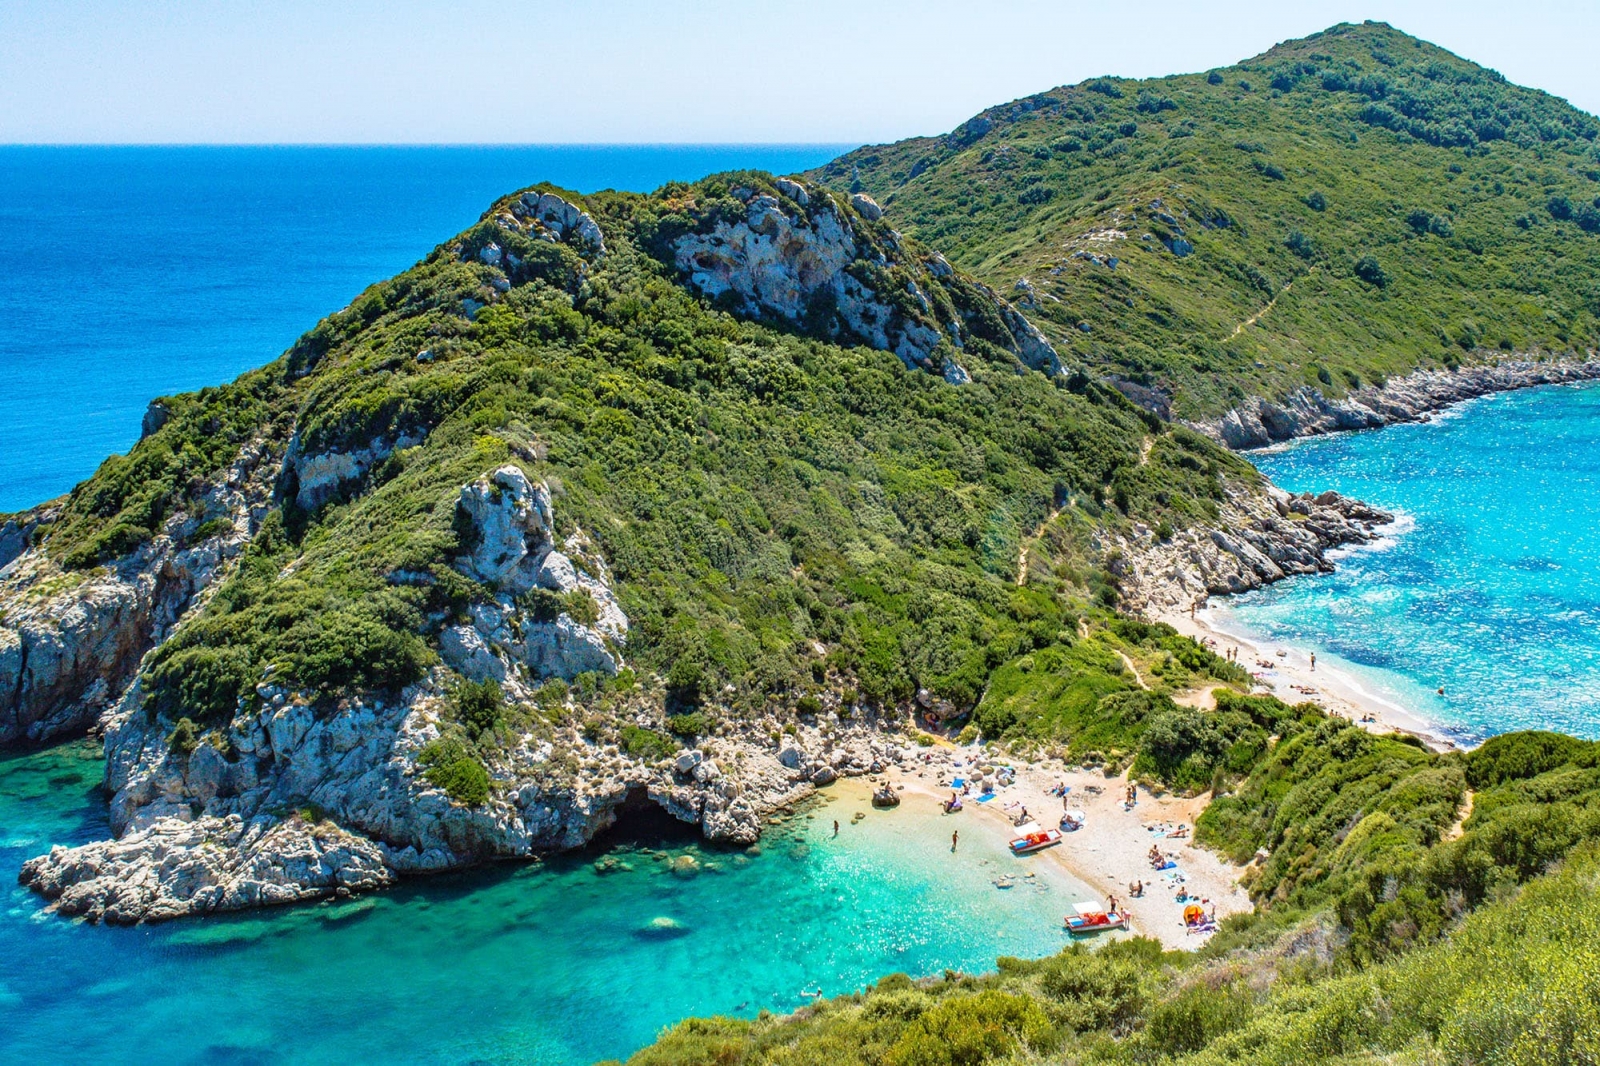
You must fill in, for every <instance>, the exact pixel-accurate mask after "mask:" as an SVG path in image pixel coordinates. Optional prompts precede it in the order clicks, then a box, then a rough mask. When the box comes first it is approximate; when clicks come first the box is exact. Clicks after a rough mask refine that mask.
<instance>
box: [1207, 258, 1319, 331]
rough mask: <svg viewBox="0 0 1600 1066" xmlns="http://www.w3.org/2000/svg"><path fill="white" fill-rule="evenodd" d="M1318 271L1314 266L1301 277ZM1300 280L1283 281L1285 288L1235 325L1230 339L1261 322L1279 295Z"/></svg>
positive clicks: (1276, 301)
mask: <svg viewBox="0 0 1600 1066" xmlns="http://www.w3.org/2000/svg"><path fill="white" fill-rule="evenodd" d="M1316 272H1317V268H1316V267H1312V268H1311V269H1310V270H1308V271H1306V272H1305V273H1304V274H1301V275H1300V277H1301V278H1308V277H1310V276H1311V275H1312V274H1315V273H1316ZM1299 280H1300V278H1290V279H1289V280H1288V281H1286V282H1284V283H1283V288H1281V289H1279V290H1278V292H1277V294H1276V295H1274V296H1273V297H1272V299H1270V300H1268V301H1267V306H1265V307H1263V308H1262V309H1261V310H1259V311H1257V312H1256V313H1255V314H1253V315H1251V316H1250V317H1249V318H1247V319H1245V320H1244V321H1243V322H1241V323H1239V324H1238V325H1237V326H1234V327H1233V332H1232V333H1230V334H1228V340H1230V341H1231V340H1233V338H1235V337H1237V336H1238V335H1239V334H1241V333H1243V332H1244V331H1245V330H1247V329H1249V328H1250V327H1251V326H1253V325H1255V324H1256V323H1257V322H1260V321H1261V319H1262V318H1264V317H1265V316H1266V313H1267V312H1268V311H1270V310H1272V309H1273V307H1274V306H1276V305H1277V303H1278V299H1279V297H1281V296H1283V295H1284V294H1285V293H1287V292H1288V291H1289V289H1290V287H1291V286H1293V285H1294V283H1295V282H1296V281H1299ZM1224 343H1226V342H1224Z"/></svg>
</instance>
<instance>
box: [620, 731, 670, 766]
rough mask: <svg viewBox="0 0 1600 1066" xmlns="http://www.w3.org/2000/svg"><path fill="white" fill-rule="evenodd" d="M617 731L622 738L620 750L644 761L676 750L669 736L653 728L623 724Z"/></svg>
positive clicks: (661, 756)
mask: <svg viewBox="0 0 1600 1066" xmlns="http://www.w3.org/2000/svg"><path fill="white" fill-rule="evenodd" d="M619 732H620V735H621V738H622V750H623V751H625V752H627V753H628V754H629V755H632V756H633V757H634V758H636V759H642V760H644V761H646V762H649V761H650V760H653V759H665V758H667V757H668V756H669V755H671V754H672V753H673V752H675V751H677V750H678V745H677V744H675V743H674V742H673V741H672V738H671V737H668V736H664V735H662V734H660V733H657V732H656V731H655V730H654V729H646V728H644V727H643V726H637V725H625V726H623V727H622V729H621V730H620V731H619Z"/></svg>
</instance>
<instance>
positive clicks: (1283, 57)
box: [816, 23, 1600, 418]
mask: <svg viewBox="0 0 1600 1066" xmlns="http://www.w3.org/2000/svg"><path fill="white" fill-rule="evenodd" d="M1597 133H1600V120H1597V119H1596V118H1595V117H1594V116H1592V115H1589V114H1586V113H1584V112H1581V111H1578V110H1577V109H1575V108H1573V107H1571V106H1570V105H1568V104H1566V103H1565V102H1563V101H1561V100H1559V99H1556V98H1554V97H1552V96H1549V95H1547V94H1545V93H1542V92H1539V91H1538V90H1536V89H1527V88H1523V87H1521V86H1517V85H1512V84H1510V83H1509V82H1507V81H1506V80H1505V79H1504V78H1503V77H1501V76H1500V75H1499V74H1497V73H1496V72H1494V71H1491V70H1487V69H1485V68H1483V67H1480V66H1477V65H1476V64H1473V63H1471V62H1468V61H1466V60H1464V59H1461V58H1459V57H1457V56H1454V55H1452V54H1450V53H1448V52H1446V51H1444V50H1443V49H1440V48H1438V47H1436V46H1434V45H1431V44H1428V43H1426V42H1424V41H1420V40H1417V39H1415V38H1412V37H1409V36H1407V35H1406V34H1404V33H1401V32H1399V31H1398V30H1395V29H1392V28H1390V27H1389V26H1386V25H1383V24H1377V23H1367V24H1365V25H1360V26H1353V25H1340V26H1336V27H1334V28H1332V29H1329V30H1327V31H1325V32H1323V33H1319V34H1315V35H1313V36H1311V37H1308V38H1305V39H1303V40H1295V41H1288V42H1285V43H1284V44H1281V45H1279V46H1277V47H1275V48H1273V49H1271V50H1270V51H1268V52H1265V53H1263V54H1262V55H1260V56H1257V57H1255V58H1254V59H1251V60H1248V61H1246V62H1243V63H1240V64H1238V65H1236V66H1232V67H1225V68H1220V69H1217V70H1213V71H1209V72H1204V73H1198V74H1184V75H1176V76H1172V77H1165V78H1154V79H1149V80H1144V81H1134V80H1127V79H1121V78H1096V79H1093V80H1091V81H1087V82H1083V83H1081V84H1078V85H1074V86H1069V87H1063V88H1057V89H1051V90H1049V91H1047V92H1041V93H1038V94H1037V95H1034V96H1030V97H1026V98H1024V99H1021V100H1017V101H1014V102H1012V103H1010V104H1004V105H1001V106H998V107H992V108H989V109H988V110H986V111H984V112H982V113H981V114H979V115H976V116H974V117H973V118H972V119H970V120H969V121H967V122H966V123H964V124H962V125H961V126H960V127H959V128H957V129H956V130H954V131H952V132H951V133H949V134H946V135H944V136H938V137H919V138H914V139H911V140H907V141H901V142H898V143H895V144H890V145H879V146H873V147H868V148H862V149H859V150H857V151H855V152H852V153H850V154H848V155H845V156H843V157H841V158H840V159H838V160H836V161H834V162H833V163H830V164H828V165H827V166H825V167H823V168H821V169H820V170H818V171H817V172H816V173H817V176H818V177H820V178H821V179H823V180H825V181H828V182H831V183H836V184H838V185H841V186H843V185H850V186H851V187H859V188H863V189H865V190H867V191H868V192H870V193H871V194H873V195H874V196H875V197H876V198H877V199H878V200H879V201H880V202H882V203H883V204H884V206H885V208H886V209H887V212H888V214H887V217H888V218H889V219H890V220H891V221H892V222H893V224H894V225H895V226H896V227H898V228H900V229H902V230H903V231H904V232H906V233H909V234H914V235H916V236H917V237H919V238H920V239H922V240H924V241H926V242H928V243H929V244H932V245H933V246H935V247H938V248H940V249H941V250H943V251H944V252H945V254H946V255H948V256H949V257H950V258H951V261H952V262H954V263H957V264H958V265H960V266H962V267H964V268H966V269H968V270H971V271H972V272H973V273H974V274H975V275H977V276H978V277H979V278H981V279H982V280H984V281H986V282H988V283H989V284H991V285H993V286H994V287H995V288H997V289H999V290H1000V291H1001V292H1004V293H1006V294H1007V295H1008V296H1011V297H1012V298H1014V299H1017V300H1019V301H1020V302H1021V306H1022V307H1023V308H1024V310H1026V311H1027V312H1028V313H1029V314H1030V315H1031V316H1032V317H1033V318H1034V319H1035V321H1036V322H1038V324H1039V325H1040V326H1041V327H1042V328H1043V329H1044V330H1045V332H1046V333H1047V334H1048V335H1049V336H1050V337H1051V339H1052V340H1053V341H1055V342H1056V343H1057V344H1058V345H1059V346H1060V347H1061V348H1062V351H1063V355H1064V356H1067V357H1068V358H1073V357H1076V359H1078V360H1081V361H1082V362H1084V363H1086V364H1088V365H1090V366H1091V367H1093V368H1094V369H1095V370H1096V371H1097V372H1099V373H1104V374H1108V375H1112V376H1114V377H1116V378H1118V379H1121V380H1123V381H1125V382H1129V383H1132V384H1134V385H1137V386H1142V387H1144V388H1148V389H1152V390H1155V391H1154V392H1153V393H1145V392H1143V391H1141V390H1135V389H1129V391H1130V392H1131V393H1133V394H1135V395H1137V396H1138V397H1139V398H1140V400H1141V402H1145V403H1147V404H1150V405H1151V406H1153V407H1155V408H1157V409H1160V410H1163V411H1168V410H1170V412H1171V413H1172V414H1174V415H1176V416H1177V417H1184V418H1193V417H1209V416H1215V415H1217V414H1219V413H1221V412H1222V411H1223V410H1224V409H1226V408H1228V407H1231V406H1233V405H1234V404H1235V403H1237V402H1238V401H1240V400H1242V399H1243V398H1244V397H1245V396H1246V395H1261V396H1267V397H1274V398H1275V397H1278V396H1282V395H1284V394H1286V393H1288V392H1290V391H1292V390H1294V389H1296V388H1299V387H1301V386H1311V387H1314V388H1318V389H1320V390H1322V391H1323V392H1324V393H1325V394H1327V395H1329V396H1339V395H1342V394H1344V393H1346V392H1348V391H1350V390H1351V389H1353V388H1355V387H1357V386H1358V385H1360V384H1362V383H1369V384H1370V383H1374V382H1379V381H1382V380H1384V379H1385V378H1386V377H1388V376H1390V375H1394V374H1398V373H1401V372H1404V371H1407V370H1411V369H1413V368H1415V367H1418V366H1450V365H1454V364H1457V363H1459V362H1461V361H1472V360H1479V361H1482V360H1491V359H1496V358H1499V357H1500V356H1502V355H1503V354H1505V353H1510V352H1518V353H1526V352H1551V353H1571V352H1578V351H1584V350H1587V349H1589V348H1591V347H1593V346H1594V345H1595V344H1596V343H1597V341H1600V288H1597V284H1600V283H1597V279H1600V154H1597V145H1596V141H1595V137H1596V134H1597ZM1068 353H1070V355H1069V354H1068ZM1125 387H1126V386H1125Z"/></svg>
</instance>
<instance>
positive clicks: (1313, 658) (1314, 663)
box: [1311, 652, 1317, 670]
mask: <svg viewBox="0 0 1600 1066" xmlns="http://www.w3.org/2000/svg"><path fill="white" fill-rule="evenodd" d="M1316 668H1317V653H1316V652H1312V653H1311V669H1313V670H1315V669H1316Z"/></svg>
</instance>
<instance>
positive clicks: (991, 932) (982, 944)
mask: <svg viewBox="0 0 1600 1066" xmlns="http://www.w3.org/2000/svg"><path fill="white" fill-rule="evenodd" d="M846 147H848V146H844V145H820V146H817V145H810V146H792V147H772V146H755V147H748V146H747V147H739V146H732V147H695V146H691V147H647V148H538V147H534V148H351V149H346V148H247V149H232V148H223V149H213V148H193V149H191V148H110V149H102V148H81V149H80V148H67V149H57V148H0V191H3V195H0V374H3V376H4V382H5V387H4V388H3V389H0V511H10V510H16V509H19V508H22V507H26V506H29V505H31V504H34V503H38V502H40V501H42V500H45V499H48V498H51V497H53V496H55V495H57V494H59V493H62V492H64V491H66V490H67V489H69V488H71V487H72V485H73V484H75V483H76V482H77V481H79V480H81V479H82V478H84V477H85V476H87V475H88V474H90V473H91V472H92V471H93V470H94V469H95V467H96V466H97V465H98V464H99V462H100V461H101V460H102V459H103V458H104V457H105V456H106V455H108V454H110V453H112V452H117V451H121V450H124V449H126V448H127V447H128V446H129V445H131V444H132V443H133V442H134V441H135V439H137V437H138V432H139V421H140V417H141V415H142V414H143V412H144V408H145V405H146V403H147V401H148V400H149V399H150V398H151V397H153V396H157V395H160V394H163V393H170V392H176V391H181V390H186V389H193V388H197V387H199V386H203V385H208V384H214V383H218V382H222V381H226V380H228V379H230V378H232V377H234V376H235V375H237V374H238V373H240V372H242V371H244V370H246V369H249V368H251V367H254V366H258V365H260V364H262V363H265V362H267V361H269V360H271V359H273V358H275V357H276V356H277V355H278V354H279V353H280V352H281V351H282V350H283V349H284V348H286V347H287V346H288V345H289V344H290V343H291V342H292V341H293V340H294V338H295V337H296V336H298V335H299V334H300V333H301V332H303V331H304V330H306V329H308V328H309V327H311V326H312V325H314V324H315V323H316V321H317V319H318V318H319V317H321V316H322V315H324V314H326V313H328V312H329V311H332V310H335V309H337V308H339V307H341V306H343V305H344V304H346V303H347V302H349V300H350V299H351V298H352V297H353V296H355V295H356V294H357V293H358V292H360V291H361V289H362V288H363V287H365V286H366V285H368V284H370V283H371V282H374V281H377V280H379V279H381V278H383V277H386V276H389V275H391V274H394V273H396V272H397V271H400V270H403V269H405V268H406V267H407V266H409V265H411V264H412V263H414V262H415V261H416V260H418V259H420V258H421V257H422V256H424V255H426V254H427V253H428V252H429V251H430V250H431V249H432V248H433V247H434V246H435V245H436V244H437V243H438V242H439V241H442V240H444V239H446V238H448V237H450V236H452V235H453V234H455V233H456V232H458V231H460V230H461V229H463V228H465V227H466V226H468V225H470V224H471V223H472V222H473V221H475V220H476V219H477V217H478V215H479V213H480V212H481V211H482V210H483V209H484V208H485V207H487V206H488V205H489V203H490V202H491V201H492V200H493V199H494V198H495V197H497V196H499V195H501V194H503V193H505V192H508V191H510V190H512V189H515V188H518V187H521V186H524V185H528V184H532V183H534V182H536V181H540V180H550V181H554V182H556V183H558V184H560V185H563V186H565V187H568V188H575V189H577V190H579V191H592V190H596V189H601V188H607V187H612V188H621V189H631V190H648V189H652V188H655V187H656V186H658V185H660V184H661V183H663V182H665V181H668V180H673V179H694V178H697V177H699V176H702V175H703V174H706V173H710V172H714V171H718V170H725V169H733V168H741V167H759V168H764V169H768V170H772V171H775V172H778V173H788V172H794V171H798V170H802V169H806V168H809V167H812V166H815V165H818V164H820V163H823V162H825V161H827V160H828V159H831V158H832V157H833V156H835V155H837V154H838V153H839V152H840V151H842V150H843V149H844V148H846ZM100 779H101V760H100V753H99V751H98V747H97V746H96V745H93V744H90V743H87V742H75V743H69V744H64V745H60V746H56V747H53V748H50V749H48V750H45V751H40V752H32V753H10V754H7V753H0V1063H56V1062H61V1063H69V1062H70V1063H89V1062H93V1063H98V1064H101V1066H135V1064H140V1066H142V1064H147V1063H154V1062H159V1063H162V1064H164V1066H191V1064H192V1066H202V1064H206V1066H224V1064H227V1066H232V1064H240V1066H291V1064H292V1066H324V1064H330V1066H331V1064H338V1066H345V1064H347V1063H350V1062H357V1061H362V1062H379V1063H384V1064H386V1066H389V1064H396V1066H399V1064H413V1063H415V1064H419V1066H421V1064H427V1066H438V1064H443V1066H452V1064H473V1066H513V1064H515V1066H524V1064H526V1066H533V1064H538V1066H578V1064H582V1063H589V1062H593V1061H595V1060H597V1059H602V1058H613V1057H614V1058H622V1057H626V1056H627V1055H628V1054H630V1053H631V1052H633V1051H634V1050H636V1049H637V1048H639V1047H640V1046H642V1045H644V1044H646V1043H649V1042H650V1041H651V1040H652V1039H654V1038H655V1036H656V1034H657V1033H658V1032H659V1031H660V1029H661V1028H662V1027H664V1026H666V1025H669V1024H671V1023H673V1022H675V1021H677V1020H679V1019H681V1018H683V1017H685V1016H688V1015H694V1014H712V1013H726V1014H735V1015H739V1016H742V1017H754V1016H755V1015H756V1014H757V1013H758V1012H759V1011H762V1010H772V1011H776V1012H787V1011H790V1010H793V1009H795V1008H797V1007H799V1006H802V1005H804V1004H805V1003H806V1002H808V1000H807V999H806V998H804V997H803V996H802V994H801V993H802V992H804V991H807V990H811V991H815V990H819V989H820V990H821V991H823V992H825V993H827V994H829V995H833V994H837V993H840V992H846V991H850V990H853V989H856V988H860V987H863V986H865V985H866V984H868V983H870V982H871V981H874V980H876V979H877V978H878V977H880V976H882V975H884V974H888V973H893V972H897V971H899V972H907V973H911V974H914V975H919V976H920V975H927V974H937V973H939V972H941V971H943V970H944V969H946V968H951V969H959V970H965V971H968V972H977V971H985V970H991V969H993V968H994V964H995V963H994V960H995V957H996V956H997V955H1001V954H1010V955H1022V956H1042V955H1046V954H1051V953H1053V952H1055V951H1057V950H1059V949H1060V948H1061V947H1062V945H1063V943H1064V934H1063V933H1062V931H1061V916H1062V915H1063V914H1064V913H1065V912H1066V911H1067V910H1068V909H1070V906H1071V904H1072V902H1074V901H1075V900H1077V899H1079V898H1083V894H1084V892H1085V891H1086V890H1084V889H1083V887H1082V886H1081V885H1079V884H1077V883H1076V882H1074V881H1072V880H1071V879H1070V878H1067V877H1066V876H1065V875H1064V874H1060V873H1059V872H1057V873H1054V874H1051V868H1052V867H1053V866H1054V864H1053V863H1052V864H1049V865H1048V866H1046V865H1044V864H1038V865H1034V864H1033V863H1032V860H1029V863H1030V865H1033V866H1034V868H1036V869H1039V870H1041V876H1040V877H1039V878H1038V879H1036V880H1035V881H1032V882H1028V883H1027V884H1025V885H1019V886H1018V887H1017V888H1015V889H1012V890H1011V891H1009V892H999V891H996V890H995V889H994V888H993V887H992V886H991V885H990V883H989V879H990V878H992V877H994V876H995V875H996V874H998V873H999V872H1001V871H1004V870H1015V869H1016V868H1017V860H1014V859H1013V858H1011V857H1010V856H1009V855H1006V854H1004V844H1003V840H1002V838H1001V835H1000V834H999V833H998V832H995V831H993V830H990V831H989V832H980V831H976V830H975V831H973V832H971V833H970V834H963V836H964V839H963V840H962V842H961V847H962V851H963V860H964V861H962V862H959V863H955V862H952V861H950V859H949V855H948V841H949V831H950V828H951V826H952V824H958V825H960V826H961V827H962V828H963V829H965V828H966V827H967V824H968V823H965V822H962V821H961V820H960V817H961V816H956V817H955V818H954V819H952V820H949V821H947V820H943V819H941V818H940V817H939V816H938V814H937V812H936V811H933V812H929V811H916V810H912V809H911V808H912V807H914V806H915V802H914V801H913V802H910V803H907V804H905V805H903V806H902V807H901V808H900V809H899V810H897V811H894V812H888V813H883V812H875V811H871V808H870V807H869V805H868V804H866V803H864V802H862V803H854V802H852V801H847V800H835V801H834V802H832V803H822V804H818V805H817V806H815V807H814V808H812V809H810V811H809V812H808V813H802V814H800V815H799V816H797V817H795V818H793V819H791V820H789V821H788V822H787V824H785V825H783V826H778V827H774V828H773V829H772V830H770V831H769V833H768V835H767V837H766V838H765V839H764V840H763V842H762V844H761V846H760V847H759V848H758V849H755V850H753V851H749V852H745V851H723V850H716V849H709V848H706V847H704V846H702V845H701V844H700V843H698V842H697V841H696V840H695V839H694V838H693V835H692V834H691V832H690V831H688V830H687V829H685V828H684V827H682V826H680V825H677V824H676V823H673V822H671V821H670V819H666V820H657V821H654V822H649V823H643V824H637V823H636V824H633V825H631V826H629V827H626V828H624V829H620V830H619V831H617V832H615V833H613V834H612V835H610V836H609V837H608V838H607V839H605V840H604V841H602V842H601V843H599V844H598V845H597V846H596V847H595V848H594V849H592V850H590V851H589V852H586V853H580V854H576V855H572V856H565V857H560V858H557V859H553V860H551V861H548V862H543V863H536V864H513V865H506V866H502V867H498V868H494V869H488V870H481V871H475V872H470V873H465V874H459V875H449V876H443V877H438V878H433V879H429V880H417V881H411V882H408V883H407V884H406V885H404V886H403V887H401V888H400V889H398V890H396V891H393V892H387V893H382V894H378V895H375V896H372V897H370V898H367V899H360V900H355V901H351V902H347V903H342V904H326V905H309V906H303V907H292V908H283V909H279V910H274V911H266V912H260V913H254V914H248V915H240V916H231V917H219V918H212V919H199V920H190V921H183V922H176V923H170V924H167V925H158V926H153V927H143V928H133V929H122V928H96V927H92V926H88V925H85V924H82V923H76V922H70V921H65V920H62V919H59V918H55V917H52V916H48V915H43V914H41V913H39V907H40V900H39V899H38V898H37V897H35V896H33V895H32V894H31V893H28V892H26V891H24V890H23V889H21V888H20V887H18V886H17V884H16V873H17V869H18V867H19V866H20V865H21V864H22V862H23V861H24V860H26V859H27V858H29V857H31V856H34V855H37V854H40V853H41V852H43V851H47V850H48V849H49V848H50V847H51V846H52V845H55V844H66V845H71V844H78V843H83V842H86V841H89V840H95V839H103V838H104V837H106V836H107V835H108V832H109V828H108V825H107V815H106V804H105V799H104V797H103V795H102V794H101V793H100V791H99V789H98V785H99V782H100ZM837 787H842V786H837ZM857 809H860V810H862V811H865V812H869V813H867V814H866V817H865V820H864V821H862V822H861V823H860V824H859V825H854V824H851V815H852V814H853V813H854V812H855V810H857ZM836 818H837V819H838V820H839V821H841V822H842V823H844V828H843V829H842V831H841V833H840V835H839V837H838V838H837V839H835V838H834V837H833V836H832V833H831V826H832V821H833V819H836ZM600 858H609V859H611V860H614V863H613V864H612V866H611V869H610V872H605V873H602V872H600V871H599V870H597V868H596V866H595V865H594V863H595V861H596V860H597V859H600ZM685 860H693V863H692V864H689V863H687V862H686V861H685ZM675 866H676V867H680V869H675V868H674V867H675ZM684 866H688V867H689V870H688V871H685V870H683V869H681V867H684Z"/></svg>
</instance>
